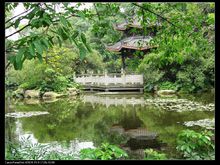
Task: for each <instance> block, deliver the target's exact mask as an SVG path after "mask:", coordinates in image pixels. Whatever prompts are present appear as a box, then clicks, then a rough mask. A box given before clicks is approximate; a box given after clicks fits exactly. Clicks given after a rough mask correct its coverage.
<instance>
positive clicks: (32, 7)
mask: <svg viewBox="0 0 220 165" xmlns="http://www.w3.org/2000/svg"><path fill="white" fill-rule="evenodd" d="M17 5H18V3H13V4H11V5H8V4H5V8H6V14H7V17H6V22H5V23H6V29H9V28H11V27H14V28H15V29H16V30H17V32H16V33H18V32H19V31H20V32H24V31H25V30H26V31H27V30H28V31H30V33H28V34H24V35H23V36H19V39H18V40H16V41H14V45H13V47H6V50H9V49H10V51H12V52H14V56H9V55H8V54H7V53H6V55H7V59H8V60H9V62H10V63H11V64H13V65H14V68H15V69H16V70H21V69H22V65H23V62H24V61H25V60H26V59H29V60H30V59H33V58H38V59H39V61H41V62H42V55H43V52H44V51H47V50H48V49H49V48H51V47H52V46H53V45H54V44H56V43H59V45H60V46H62V44H63V42H66V41H67V40H68V39H69V42H70V43H71V44H72V43H73V44H75V46H76V48H78V49H79V51H80V52H83V53H80V54H83V57H84V56H85V55H86V53H87V51H85V50H88V51H89V52H91V49H90V46H89V44H88V43H87V42H86V37H85V35H84V33H81V36H78V35H75V34H76V33H75V31H74V30H73V26H72V24H71V23H70V22H69V20H68V18H70V17H72V14H71V13H72V12H75V11H77V10H75V9H73V7H71V8H70V7H69V3H67V4H65V5H64V6H63V7H62V9H63V10H64V12H63V13H62V15H60V13H58V12H57V11H56V10H55V6H56V5H60V4H53V3H43V4H40V3H29V2H28V3H20V4H19V5H22V6H23V7H24V8H25V11H26V12H24V14H23V15H18V16H17V17H14V18H8V17H9V14H8V13H11V12H13V10H14V8H15V7H16V6H17ZM75 7H76V8H77V7H79V6H78V5H77V6H75ZM27 11H29V12H27ZM81 12H82V11H80V10H79V11H78V13H77V14H79V15H80V13H81ZM77 14H76V15H77ZM87 16H89V14H88V13H87ZM57 18H58V19H57ZM24 19H26V20H27V21H28V24H26V25H23V24H22V20H24ZM57 22H58V24H57ZM36 29H38V30H36ZM38 32H39V33H38ZM16 33H14V34H16ZM14 34H10V35H8V36H6V37H5V39H6V40H8V38H9V37H10V36H13V35H14ZM73 36H74V37H73ZM76 37H77V38H76ZM6 52H7V51H6Z"/></svg>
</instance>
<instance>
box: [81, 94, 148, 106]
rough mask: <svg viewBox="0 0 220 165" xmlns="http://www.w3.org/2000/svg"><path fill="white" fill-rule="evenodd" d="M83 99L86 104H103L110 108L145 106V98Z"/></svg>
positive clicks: (92, 96) (90, 97)
mask: <svg viewBox="0 0 220 165" xmlns="http://www.w3.org/2000/svg"><path fill="white" fill-rule="evenodd" d="M81 99H82V101H83V102H84V103H91V104H92V105H94V104H101V105H105V106H106V107H109V106H110V105H115V106H117V105H122V106H124V107H126V105H132V106H135V105H141V106H144V104H145V101H144V98H143V97H138V98H137V97H132V96H131V97H113V96H98V95H82V96H81Z"/></svg>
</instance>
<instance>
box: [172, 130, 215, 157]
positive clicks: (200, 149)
mask: <svg viewBox="0 0 220 165" xmlns="http://www.w3.org/2000/svg"><path fill="white" fill-rule="evenodd" d="M212 136H213V133H212V132H210V131H202V132H201V133H198V132H195V131H193V130H183V131H182V132H181V133H180V134H178V139H177V144H178V145H177V147H176V149H177V150H178V151H179V152H181V153H182V155H183V157H184V158H186V159H190V160H214V159H215V152H214V149H215V145H214V144H213V142H212V140H211V137H212Z"/></svg>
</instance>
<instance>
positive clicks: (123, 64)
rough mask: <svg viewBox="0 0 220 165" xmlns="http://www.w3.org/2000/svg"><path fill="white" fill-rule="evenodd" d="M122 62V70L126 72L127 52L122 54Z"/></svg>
mask: <svg viewBox="0 0 220 165" xmlns="http://www.w3.org/2000/svg"><path fill="white" fill-rule="evenodd" d="M121 61H122V68H123V70H125V52H124V51H122V52H121Z"/></svg>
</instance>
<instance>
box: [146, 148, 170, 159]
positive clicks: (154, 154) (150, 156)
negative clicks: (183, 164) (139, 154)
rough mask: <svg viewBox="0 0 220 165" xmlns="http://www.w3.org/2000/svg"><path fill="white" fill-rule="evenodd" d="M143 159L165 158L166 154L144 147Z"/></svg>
mask: <svg viewBox="0 0 220 165" xmlns="http://www.w3.org/2000/svg"><path fill="white" fill-rule="evenodd" d="M144 153H145V158H144V159H145V160H165V159H167V157H166V154H163V153H158V152H157V151H154V150H153V149H145V150H144Z"/></svg>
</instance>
